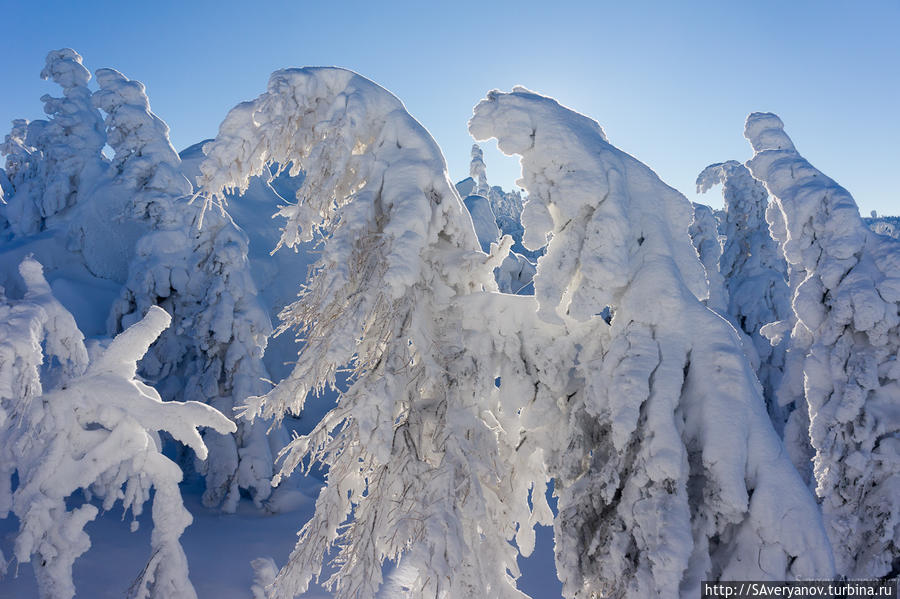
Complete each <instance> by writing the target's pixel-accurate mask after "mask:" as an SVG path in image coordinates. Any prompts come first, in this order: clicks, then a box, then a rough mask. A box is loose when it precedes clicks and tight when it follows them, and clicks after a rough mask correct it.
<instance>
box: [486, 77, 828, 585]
mask: <svg viewBox="0 0 900 599" xmlns="http://www.w3.org/2000/svg"><path fill="white" fill-rule="evenodd" d="M469 128H470V131H471V132H472V134H473V136H474V137H475V138H476V139H487V138H490V137H496V138H497V139H498V143H499V147H500V149H501V150H502V151H503V152H505V153H508V154H519V155H520V156H521V162H522V168H523V180H524V183H525V186H526V188H527V190H528V202H527V203H526V204H525V213H524V214H523V222H524V224H525V242H526V245H527V246H530V247H532V248H536V247H540V246H543V245H544V244H547V252H546V254H545V255H544V256H543V257H541V258H540V260H539V262H538V272H537V275H536V276H535V280H534V282H535V293H536V299H537V302H538V303H539V312H538V314H539V316H540V318H541V319H543V320H544V321H546V322H551V323H557V324H558V325H559V326H566V327H568V328H569V330H570V334H571V335H572V337H573V339H572V340H571V341H570V343H573V344H577V345H578V346H580V349H579V353H578V355H577V356H575V359H574V360H573V361H571V362H569V364H568V365H569V366H570V367H571V368H572V381H571V386H570V389H569V390H568V394H567V397H566V398H564V400H563V402H562V403H561V404H560V405H563V406H565V410H566V411H567V413H568V415H569V416H568V420H566V421H565V422H566V423H567V424H566V427H565V429H564V430H563V431H559V432H558V434H557V435H556V438H557V440H556V447H557V450H556V451H555V452H554V451H553V450H552V449H551V448H550V447H548V448H547V451H548V453H549V454H550V462H549V467H550V472H551V474H552V476H553V477H554V481H555V485H556V493H557V495H558V497H559V516H558V517H557V518H556V526H555V530H556V544H557V548H556V555H557V569H558V574H559V576H560V578H561V580H562V581H563V585H564V586H563V591H564V594H565V595H566V596H567V597H590V596H592V594H593V595H598V596H613V597H640V598H643V597H650V596H665V597H676V596H691V595H697V594H699V592H700V590H699V584H700V580H701V579H726V580H727V579H732V580H733V579H741V580H747V579H774V580H783V579H785V578H793V577H797V578H810V577H829V576H831V575H832V574H833V562H832V557H831V553H830V551H829V548H828V546H827V545H828V543H827V538H826V535H825V531H824V527H823V525H822V521H821V516H820V514H819V511H818V509H817V506H816V504H815V501H814V499H813V497H812V495H811V494H810V493H809V491H808V490H807V489H806V487H805V486H804V484H803V482H802V481H801V480H800V477H799V476H798V475H797V473H796V471H795V470H794V468H793V466H792V465H791V463H790V461H789V460H788V458H787V456H786V455H785V453H784V450H783V447H782V445H781V443H780V441H779V439H778V437H777V435H776V434H775V432H774V430H773V429H772V426H771V423H770V422H769V418H768V416H767V414H766V411H765V406H764V403H763V399H762V396H761V392H760V388H759V385H758V384H757V383H756V381H755V377H754V376H753V373H752V372H751V370H750V368H749V366H748V364H747V361H746V359H745V357H744V353H743V350H742V348H741V343H740V340H739V338H738V337H737V335H736V334H735V331H734V330H733V328H732V327H731V326H730V325H728V323H727V322H725V321H724V320H723V319H721V318H719V317H718V316H717V315H716V314H714V313H713V312H711V311H709V310H708V309H707V308H706V307H705V306H704V305H703V304H702V303H701V302H700V301H699V300H698V298H700V297H705V296H706V294H707V286H706V281H705V278H704V275H703V269H702V266H701V264H700V262H699V261H698V259H697V254H696V252H695V251H694V249H693V247H692V245H691V241H690V238H689V237H688V234H687V230H688V226H689V225H690V223H691V220H692V210H691V205H690V203H689V202H688V201H687V200H686V199H685V198H684V197H683V196H682V195H681V194H679V193H678V192H677V191H675V190H674V189H672V188H671V187H669V186H667V185H665V184H664V183H662V182H661V181H660V180H659V179H658V177H657V176H656V175H655V173H653V171H651V170H650V169H649V168H647V167H646V166H645V165H643V164H641V163H640V162H638V161H637V160H636V159H634V158H633V157H631V156H629V155H627V154H625V153H623V152H621V151H619V150H617V149H616V148H615V147H613V146H611V145H610V144H609V143H608V141H607V139H606V136H605V134H604V133H603V131H602V130H601V128H600V126H599V125H598V124H597V123H596V122H594V121H592V120H590V119H588V118H586V117H584V116H582V115H579V114H577V113H575V112H572V111H570V110H568V109H566V108H564V107H562V106H560V105H559V104H557V103H556V102H555V101H553V100H551V99H549V98H545V97H541V96H539V95H537V94H534V93H531V92H529V91H527V90H525V89H524V88H516V89H514V90H513V92H511V93H501V92H497V91H494V92H491V93H490V94H488V97H487V98H486V99H485V100H483V101H482V102H481V103H480V104H479V105H478V106H477V107H476V108H475V115H474V116H473V118H472V120H471V121H470V124H469ZM607 310H608V313H609V314H611V321H610V324H609V325H607V324H606V321H605V319H603V318H601V317H600V315H601V314H603V313H604V312H606V311H607ZM562 355H563V357H565V354H562ZM542 378H543V377H542ZM551 438H552V437H551Z"/></svg>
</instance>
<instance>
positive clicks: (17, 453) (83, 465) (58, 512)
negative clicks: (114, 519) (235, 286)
mask: <svg viewBox="0 0 900 599" xmlns="http://www.w3.org/2000/svg"><path fill="white" fill-rule="evenodd" d="M19 272H20V273H21V275H22V278H23V279H24V281H25V285H26V289H27V291H26V293H25V296H24V298H22V299H21V300H8V299H6V298H3V300H2V302H0V456H2V466H0V479H2V480H0V511H2V515H3V516H6V515H7V514H8V513H9V512H12V513H13V514H15V515H16V517H17V518H18V519H19V532H18V535H17V536H16V540H15V557H16V558H17V559H18V561H19V562H29V561H30V562H32V563H33V565H34V571H35V575H36V577H37V582H38V589H39V592H40V596H41V597H42V598H46V599H67V598H70V597H72V596H73V595H74V594H75V588H74V585H73V582H72V565H73V563H74V561H75V559H76V558H78V556H80V555H81V554H83V553H84V552H85V551H87V549H88V548H89V547H90V539H89V537H88V535H87V533H86V532H85V531H84V526H85V524H87V522H89V521H90V520H93V519H94V518H95V517H96V515H97V513H98V508H97V506H95V505H94V504H93V503H91V502H89V501H86V502H84V503H83V504H82V505H80V506H78V507H74V508H71V509H69V508H68V507H67V504H66V501H67V499H71V498H72V496H73V494H75V493H76V492H78V491H81V492H82V493H83V495H84V496H85V498H86V499H88V500H90V498H92V497H95V498H97V499H98V500H100V501H101V502H102V508H103V509H104V510H109V509H111V508H112V507H113V506H114V505H115V504H116V503H117V502H118V501H120V500H121V502H122V506H123V509H125V510H128V509H130V510H131V511H132V513H133V514H134V515H135V516H137V515H140V513H141V512H142V510H143V505H144V503H145V502H146V501H147V500H148V499H149V498H150V489H151V488H152V489H154V491H155V493H154V499H153V512H152V513H153V523H154V528H153V532H152V535H151V556H150V559H149V561H148V563H147V566H146V567H145V568H144V571H143V572H142V573H141V574H140V575H139V576H138V579H137V580H136V581H135V583H134V586H133V588H132V592H131V597H136V598H137V597H141V598H144V597H146V598H151V597H152V598H159V599H183V598H190V597H196V595H195V594H194V590H193V587H192V585H191V583H190V581H189V579H188V568H187V560H186V558H185V555H184V551H183V550H182V548H181V545H180V542H179V537H180V536H181V533H182V532H183V531H184V529H185V528H186V527H187V526H188V525H189V524H190V522H191V516H190V514H189V513H188V512H187V510H185V508H184V506H183V505H182V502H181V494H180V491H179V489H178V482H179V481H180V480H181V470H180V469H179V468H178V466H177V465H175V464H174V463H173V462H171V461H170V460H169V459H168V458H166V457H164V456H163V455H162V453H161V452H160V449H161V448H160V440H159V437H158V431H166V432H167V433H169V434H170V435H172V436H173V437H174V438H175V439H176V440H178V441H180V442H182V443H185V444H186V445H188V446H190V447H191V448H192V449H193V450H194V451H195V452H196V453H197V455H198V456H199V457H200V458H201V459H202V458H204V457H205V455H206V448H205V447H204V445H203V441H202V440H201V437H200V435H199V433H198V432H197V428H199V427H212V428H214V429H216V430H218V431H219V432H222V433H226V432H228V431H233V430H234V424H233V423H232V422H230V421H229V420H228V419H227V418H225V417H224V416H223V415H222V414H220V413H218V412H217V411H215V410H214V409H212V408H210V407H209V406H206V405H203V404H200V403H197V402H189V403H170V402H163V401H162V400H161V399H160V397H159V394H157V393H156V391H155V390H154V389H153V388H152V387H149V386H147V385H145V384H143V383H142V382H140V381H139V380H137V379H136V378H135V372H136V368H137V366H136V362H137V360H139V359H140V358H141V356H143V355H144V353H145V352H146V351H147V348H148V346H149V345H150V344H151V343H152V342H153V341H154V340H155V339H156V338H157V336H158V335H159V334H160V332H162V330H163V329H164V328H166V327H167V326H168V324H169V321H170V318H169V316H168V315H167V314H166V313H165V312H164V311H163V310H161V309H159V308H155V307H154V308H153V309H151V310H150V311H149V312H148V313H147V316H146V317H145V318H144V319H143V320H141V321H140V322H138V323H136V324H134V325H132V326H131V327H130V328H128V329H127V330H126V331H124V332H123V333H121V334H119V335H118V336H117V337H116V338H115V339H113V340H111V341H110V342H109V343H108V345H106V346H105V347H100V348H98V349H97V351H96V352H94V355H93V356H92V357H91V358H90V359H89V357H88V351H87V349H86V348H85V345H84V342H83V336H82V334H81V332H80V331H79V329H78V327H77V325H76V323H75V320H74V318H73V317H72V315H71V314H70V313H69V312H68V311H66V309H65V308H63V307H62V305H60V304H59V302H57V301H56V299H55V298H54V297H53V294H52V292H51V290H50V286H49V285H48V284H47V281H46V280H45V279H44V277H43V274H42V268H41V265H40V264H39V263H38V262H37V261H35V260H34V259H32V258H26V259H25V260H24V261H23V262H22V264H21V265H20V267H19ZM13 473H16V474H17V475H18V485H17V486H16V488H15V490H13V489H12V487H11V478H12V475H13ZM134 526H136V524H135V525H134ZM32 558H35V559H32Z"/></svg>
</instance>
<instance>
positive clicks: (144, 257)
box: [94, 69, 286, 511]
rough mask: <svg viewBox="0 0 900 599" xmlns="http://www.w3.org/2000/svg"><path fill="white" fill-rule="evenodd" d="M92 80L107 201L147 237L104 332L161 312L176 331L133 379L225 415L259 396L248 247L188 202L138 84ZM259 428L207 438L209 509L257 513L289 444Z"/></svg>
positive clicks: (104, 77)
mask: <svg viewBox="0 0 900 599" xmlns="http://www.w3.org/2000/svg"><path fill="white" fill-rule="evenodd" d="M97 82H98V84H99V85H100V90H99V91H98V92H97V93H96V94H95V95H94V103H95V104H96V105H97V106H98V107H99V108H101V109H102V110H103V111H104V112H105V113H106V115H107V117H106V127H107V130H108V132H109V133H108V137H109V144H110V146H111V147H112V148H113V150H114V151H115V156H114V157H113V161H112V165H111V166H110V169H111V170H112V177H111V180H110V181H108V183H107V185H106V187H105V188H104V191H105V193H108V194H109V195H110V196H112V197H118V198H122V197H125V198H128V199H129V204H128V212H129V214H130V218H131V219H132V221H135V222H138V223H139V224H140V225H141V226H143V227H144V228H145V230H146V231H147V232H146V233H145V234H144V235H143V237H141V238H140V239H139V240H138V241H137V247H136V256H135V257H134V259H133V260H131V262H130V264H129V266H128V279H127V282H126V285H125V289H124V291H123V293H122V296H121V297H120V299H119V300H118V301H117V302H116V304H115V305H114V306H113V310H112V313H111V315H110V320H109V328H110V330H111V331H112V332H115V331H118V330H121V329H123V328H125V327H127V326H129V325H130V324H131V323H132V322H135V321H136V320H138V319H140V318H141V317H142V316H143V315H144V314H145V313H146V312H147V310H148V309H149V308H150V307H151V306H154V305H159V306H162V307H163V308H165V309H166V310H167V311H168V312H169V313H171V314H172V315H173V318H174V320H175V326H174V327H173V328H172V329H170V330H169V331H167V332H166V333H164V334H163V337H162V339H160V341H159V342H158V343H157V344H155V345H154V347H153V348H151V351H150V353H149V354H148V356H147V357H145V358H144V360H143V361H142V362H141V369H142V372H143V373H144V374H145V375H147V376H148V377H150V378H151V379H152V380H154V381H157V384H158V386H159V388H160V391H161V392H162V394H163V395H164V396H165V397H166V399H169V400H180V401H184V400H199V401H203V402H206V403H209V404H211V405H213V406H215V407H216V408H217V409H219V410H221V411H222V412H223V413H225V414H227V415H229V416H230V417H234V415H235V408H236V407H237V406H240V405H242V404H243V403H244V400H245V399H246V398H247V397H249V396H253V395H258V394H260V393H263V392H264V391H266V390H267V385H266V383H265V382H264V380H265V379H268V374H267V372H266V369H265V366H264V365H263V363H262V355H263V352H264V351H265V347H266V340H267V337H268V335H269V333H270V332H271V330H272V328H271V323H270V321H269V318H268V316H267V314H266V312H265V310H264V309H263V308H262V306H261V304H260V303H259V300H258V298H257V294H256V288H255V285H254V283H253V280H252V278H251V275H250V272H249V267H248V262H247V238H246V236H245V235H244V233H243V232H242V231H241V230H240V229H239V228H238V227H237V226H236V225H235V224H234V222H233V221H232V220H231V219H230V218H229V217H228V216H227V215H226V214H219V213H212V212H211V213H209V214H206V217H205V219H204V218H203V215H202V209H201V206H199V205H198V204H190V203H189V201H188V200H189V196H190V194H191V192H192V186H191V184H190V182H189V181H188V180H187V179H186V178H185V177H184V175H183V174H182V173H181V168H180V165H181V161H180V159H179V157H178V154H177V153H176V152H175V150H174V148H172V145H171V144H170V143H169V138H168V131H169V129H168V126H167V125H166V124H165V123H164V122H163V121H162V120H161V119H160V118H159V117H157V116H156V115H155V114H153V113H152V112H151V111H150V104H149V101H148V99H147V95H146V93H145V91H144V86H143V85H142V84H141V83H140V82H138V81H132V80H130V79H128V78H127V77H125V76H124V75H122V74H121V73H119V72H118V71H115V70H113V69H100V70H98V71H97ZM201 221H202V223H201ZM201 224H202V226H201ZM266 428H267V423H266V422H264V421H263V420H259V421H257V422H249V421H242V420H241V421H238V428H237V432H236V433H235V434H234V435H218V434H216V433H212V432H211V433H209V434H207V435H206V438H205V440H206V444H207V445H208V446H209V453H210V456H209V459H208V460H207V461H206V462H205V463H204V464H199V466H200V468H201V471H202V472H203V473H204V474H205V478H206V493H205V495H204V502H205V503H206V504H207V505H211V506H213V505H215V506H219V505H221V506H222V508H223V509H224V510H225V511H234V510H235V509H236V506H237V502H238V500H239V499H240V490H241V489H246V490H249V491H250V492H251V493H252V495H253V499H254V501H255V502H256V503H257V504H258V505H261V502H262V501H264V500H265V499H267V498H268V497H269V495H270V493H271V491H272V487H271V479H272V476H273V473H274V452H275V451H277V449H279V448H280V447H281V446H282V445H283V444H284V442H286V439H284V438H283V437H281V436H280V435H278V434H275V435H273V437H272V439H271V440H270V439H268V438H267V437H266ZM272 446H274V447H272Z"/></svg>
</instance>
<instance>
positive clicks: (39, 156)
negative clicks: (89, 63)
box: [0, 48, 106, 236]
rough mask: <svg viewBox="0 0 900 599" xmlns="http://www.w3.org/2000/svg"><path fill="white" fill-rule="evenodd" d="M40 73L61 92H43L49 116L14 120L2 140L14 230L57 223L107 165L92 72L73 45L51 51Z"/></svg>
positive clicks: (7, 216) (7, 215)
mask: <svg viewBox="0 0 900 599" xmlns="http://www.w3.org/2000/svg"><path fill="white" fill-rule="evenodd" d="M41 78H42V79H52V80H53V81H54V82H55V83H57V84H59V86H60V87H62V89H63V97H62V98H55V97H52V96H50V95H44V96H43V97H41V101H42V102H43V103H44V112H46V113H47V114H48V115H49V116H50V119H49V120H36V121H32V122H30V123H29V122H28V121H25V120H16V121H13V128H12V131H11V132H10V133H9V134H8V135H7V136H6V139H5V142H4V143H3V144H2V145H0V153H2V154H4V155H5V156H6V172H7V175H8V177H9V180H10V183H11V187H12V189H13V193H12V194H10V197H9V198H7V202H8V205H6V206H4V207H3V212H4V215H3V216H4V219H5V220H6V221H7V222H8V224H9V225H10V226H11V229H12V233H13V234H14V235H18V236H23V235H30V234H34V233H37V232H39V231H42V230H44V229H46V228H48V227H50V226H52V225H53V223H54V221H55V220H56V218H57V215H59V214H60V213H62V212H65V211H66V210H67V209H68V208H71V207H72V206H74V205H75V204H77V203H78V202H79V201H80V200H82V199H83V198H84V197H85V196H86V195H87V194H88V193H89V192H90V187H91V183H92V182H93V181H94V180H95V179H96V178H97V177H98V176H99V174H100V173H101V172H102V170H103V168H104V162H105V161H104V158H103V155H102V154H101V150H102V149H103V145H104V143H106V136H105V135H104V132H103V121H102V119H101V118H100V113H99V112H98V111H97V110H96V109H95V108H94V107H93V105H92V104H91V91H90V90H89V89H88V86H87V84H88V81H90V78H91V74H90V71H88V70H87V69H86V68H85V67H84V65H82V62H81V56H80V55H79V54H78V53H77V52H75V51H74V50H72V49H70V48H63V49H62V50H55V51H53V52H50V53H49V54H47V60H46V65H45V67H44V69H43V70H42V71H41Z"/></svg>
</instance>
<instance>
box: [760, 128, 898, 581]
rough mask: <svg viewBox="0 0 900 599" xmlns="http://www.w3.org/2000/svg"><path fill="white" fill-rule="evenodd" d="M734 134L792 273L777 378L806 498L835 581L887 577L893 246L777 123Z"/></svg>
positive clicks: (893, 514)
mask: <svg viewBox="0 0 900 599" xmlns="http://www.w3.org/2000/svg"><path fill="white" fill-rule="evenodd" d="M744 134H745V136H746V137H747V139H748V140H749V141H750V144H751V145H752V146H753V150H754V152H755V155H754V157H753V158H752V159H751V160H750V161H749V162H748V166H749V168H750V170H751V172H752V173H753V176H754V177H756V178H758V179H759V180H760V181H763V182H764V183H765V185H766V187H767V188H768V190H769V193H770V194H771V195H772V199H773V203H774V206H775V209H776V210H777V215H776V216H774V217H773V219H772V220H771V221H770V222H772V223H774V224H773V225H772V226H773V231H774V230H776V228H777V229H780V232H779V235H778V236H779V237H780V238H782V239H783V240H784V241H783V244H782V248H783V251H784V257H785V259H786V260H787V262H788V264H789V265H790V267H791V269H792V273H791V288H792V292H793V297H792V304H793V309H794V313H795V317H796V319H795V322H794V323H793V328H792V329H791V331H790V339H789V341H788V344H789V350H788V353H789V355H790V354H791V353H792V352H793V354H794V356H796V358H797V359H796V360H794V361H789V362H788V364H787V365H786V373H785V378H790V379H792V380H802V381H803V387H802V390H803V393H804V396H805V399H806V404H807V408H808V415H809V438H810V441H811V443H812V447H813V448H814V450H815V456H814V474H815V481H816V485H817V486H816V492H817V494H818V495H819V497H820V498H821V500H822V509H823V512H824V515H825V522H826V526H827V530H828V535H829V537H830V539H831V543H832V545H833V547H834V550H835V557H836V561H837V568H838V572H839V573H841V574H842V575H845V576H848V577H851V578H877V577H882V576H885V575H887V574H888V573H890V572H891V571H894V572H895V573H896V568H897V558H898V556H900V548H898V544H897V539H898V528H897V527H898V522H900V472H898V469H897V464H898V463H900V442H898V435H900V413H898V411H897V408H896V406H897V405H898V402H900V367H898V361H897V355H898V350H900V315H898V308H900V275H898V273H900V243H898V242H897V241H896V240H894V239H891V238H888V237H884V236H880V235H877V234H876V233H874V232H872V231H871V230H870V229H869V228H868V227H866V226H865V224H864V223H863V221H862V219H861V218H860V216H859V209H858V208H857V206H856V203H855V202H854V200H853V197H852V196H851V195H850V194H849V193H848V192H847V190H845V189H844V188H843V187H841V186H840V185H838V184H837V183H835V182H834V181H833V180H831V179H829V178H828V177H826V176H825V175H824V174H822V173H821V172H820V171H818V170H816V169H815V168H814V167H813V166H812V165H811V164H810V163H809V162H807V161H806V160H805V159H804V158H803V157H802V156H801V155H800V154H799V153H798V152H797V150H796V148H795V147H794V144H793V143H792V142H791V140H790V138H789V137H788V136H787V134H786V133H785V132H784V125H783V123H782V122H781V120H780V119H779V118H778V117H777V116H775V115H774V114H770V113H753V114H751V115H750V116H749V117H748V119H747V125H746V129H745V133H744ZM795 275H796V283H795Z"/></svg>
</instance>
